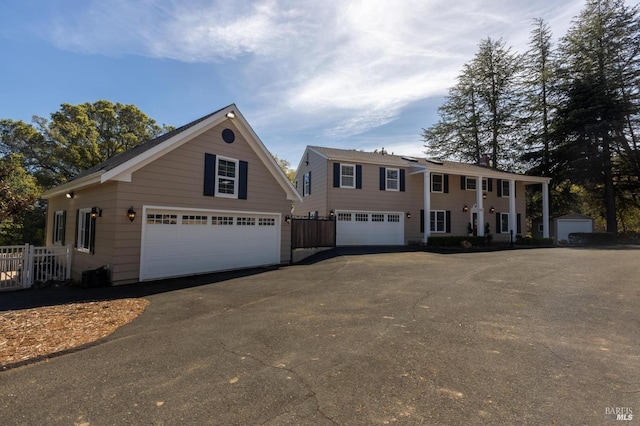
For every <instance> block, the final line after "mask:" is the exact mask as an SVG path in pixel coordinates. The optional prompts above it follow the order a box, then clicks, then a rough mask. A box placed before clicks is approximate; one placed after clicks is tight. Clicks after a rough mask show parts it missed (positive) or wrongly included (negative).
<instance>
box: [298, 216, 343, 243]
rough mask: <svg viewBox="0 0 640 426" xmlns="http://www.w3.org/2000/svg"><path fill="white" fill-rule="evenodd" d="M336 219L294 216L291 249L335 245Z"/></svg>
mask: <svg viewBox="0 0 640 426" xmlns="http://www.w3.org/2000/svg"><path fill="white" fill-rule="evenodd" d="M335 246H336V221H335V220H334V218H324V217H316V218H308V217H305V218H292V219H291V249H292V250H295V249H299V248H317V247H335Z"/></svg>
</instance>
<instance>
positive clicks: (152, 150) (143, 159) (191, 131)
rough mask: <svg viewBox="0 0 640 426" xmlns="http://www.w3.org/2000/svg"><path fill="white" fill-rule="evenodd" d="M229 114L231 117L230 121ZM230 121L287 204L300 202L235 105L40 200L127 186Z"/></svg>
mask: <svg viewBox="0 0 640 426" xmlns="http://www.w3.org/2000/svg"><path fill="white" fill-rule="evenodd" d="M230 113H232V114H234V116H233V117H231V116H230ZM226 120H233V123H234V125H235V127H236V128H237V130H238V131H239V132H240V133H241V134H242V136H243V137H244V138H245V140H246V141H247V142H248V143H249V145H250V146H251V148H252V149H253V150H254V152H255V153H256V154H257V155H258V157H259V158H260V160H261V161H262V162H263V163H264V165H265V166H266V168H267V169H268V170H269V172H271V174H272V175H273V177H274V178H275V179H276V181H277V182H278V183H279V184H280V186H281V187H282V189H283V190H284V191H285V193H286V194H287V199H289V200H299V201H302V199H301V197H300V195H299V194H298V192H297V191H296V190H295V188H294V187H293V185H292V184H291V182H289V179H287V177H286V176H285V174H284V172H283V171H282V169H281V168H280V166H278V164H277V163H276V161H275V160H274V159H273V156H272V155H271V153H270V152H269V151H268V150H267V148H266V147H265V146H264V144H263V143H262V141H261V140H260V138H259V137H258V135H257V134H256V133H255V132H254V131H253V129H252V128H251V126H250V125H249V123H248V122H247V120H246V119H245V118H244V116H243V115H242V114H241V113H240V111H239V110H238V107H237V106H236V105H235V104H231V105H229V106H227V107H225V108H222V109H219V110H217V111H215V112H212V113H211V114H207V115H205V116H204V117H200V118H198V119H196V120H194V121H192V122H190V123H188V124H185V125H184V126H181V127H179V128H177V129H174V130H172V131H170V132H167V133H165V134H163V135H161V136H158V137H157V138H154V139H151V140H149V141H147V142H144V143H142V144H140V145H137V146H135V147H133V148H131V149H129V150H127V151H125V152H122V153H120V154H118V155H115V156H113V157H111V158H109V159H108V160H106V161H104V162H102V163H100V164H98V165H96V166H94V167H91V168H89V169H87V170H85V171H84V172H82V173H80V174H78V175H77V176H75V177H74V178H72V179H71V180H69V181H68V182H66V183H64V184H62V185H59V186H57V187H55V188H52V189H50V190H48V191H46V192H45V193H43V194H42V197H43V198H45V199H48V198H50V197H53V196H56V195H61V194H65V193H67V192H69V191H74V190H78V189H81V188H85V187H88V186H92V185H98V184H101V183H105V182H108V181H122V182H131V175H132V174H133V172H135V171H136V170H139V169H141V168H142V167H144V166H146V165H147V164H149V163H151V162H152V161H154V160H156V159H158V158H160V157H162V156H163V155H165V154H167V153H169V152H171V151H173V150H174V149H176V148H178V147H180V146H181V145H183V144H184V143H186V142H188V141H190V140H191V139H193V138H194V137H196V136H198V135H200V134H202V133H204V132H206V131H208V130H210V129H212V128H213V127H215V126H217V125H218V124H220V123H222V122H224V121H226Z"/></svg>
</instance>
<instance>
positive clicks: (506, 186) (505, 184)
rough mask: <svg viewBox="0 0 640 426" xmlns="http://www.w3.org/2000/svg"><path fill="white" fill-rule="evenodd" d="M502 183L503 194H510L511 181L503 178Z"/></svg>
mask: <svg viewBox="0 0 640 426" xmlns="http://www.w3.org/2000/svg"><path fill="white" fill-rule="evenodd" d="M501 184H502V196H503V197H508V196H509V181H508V180H503V181H502V183H501Z"/></svg>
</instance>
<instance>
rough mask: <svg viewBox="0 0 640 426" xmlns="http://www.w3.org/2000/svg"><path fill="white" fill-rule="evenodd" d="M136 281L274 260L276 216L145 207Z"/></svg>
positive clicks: (276, 256) (277, 235)
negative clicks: (138, 275)
mask: <svg viewBox="0 0 640 426" xmlns="http://www.w3.org/2000/svg"><path fill="white" fill-rule="evenodd" d="M144 210H145V214H144V221H145V222H144V224H143V226H142V247H141V254H140V281H145V280H154V279H161V278H168V277H177V276H184V275H195V274H202V273H207V272H215V271H226V270H232V269H241V268H250V267H254V266H264V265H275V264H279V263H280V215H279V214H277V213H260V214H256V213H241V212H228V211H227V212H225V211H204V210H198V211H194V210H178V209H162V208H145V209H144Z"/></svg>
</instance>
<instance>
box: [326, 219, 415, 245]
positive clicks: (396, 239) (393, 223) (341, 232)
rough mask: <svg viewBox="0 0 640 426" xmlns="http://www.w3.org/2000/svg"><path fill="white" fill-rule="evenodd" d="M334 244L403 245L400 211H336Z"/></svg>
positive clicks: (402, 222)
mask: <svg viewBox="0 0 640 426" xmlns="http://www.w3.org/2000/svg"><path fill="white" fill-rule="evenodd" d="M336 215H337V222H336V244H337V245H339V246H356V245H363V246H367V245H404V216H403V213H402V212H379V211H372V212H363V211H337V212H336Z"/></svg>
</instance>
